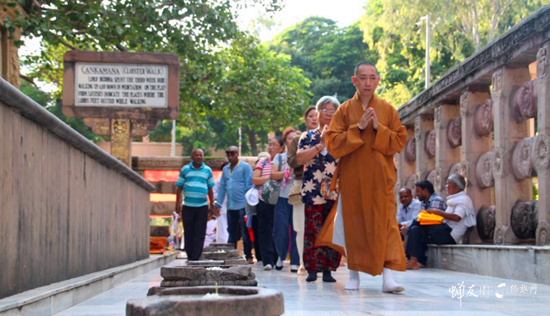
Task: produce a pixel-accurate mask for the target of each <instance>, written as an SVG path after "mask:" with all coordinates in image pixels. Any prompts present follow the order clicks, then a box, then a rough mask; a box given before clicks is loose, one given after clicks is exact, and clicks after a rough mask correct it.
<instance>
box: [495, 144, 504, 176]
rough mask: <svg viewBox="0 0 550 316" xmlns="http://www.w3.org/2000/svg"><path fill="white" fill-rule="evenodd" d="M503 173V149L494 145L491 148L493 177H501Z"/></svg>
mask: <svg viewBox="0 0 550 316" xmlns="http://www.w3.org/2000/svg"><path fill="white" fill-rule="evenodd" d="M503 175H504V149H503V148H502V147H495V148H494V149H493V177H494V178H495V179H501V178H502V176H503Z"/></svg>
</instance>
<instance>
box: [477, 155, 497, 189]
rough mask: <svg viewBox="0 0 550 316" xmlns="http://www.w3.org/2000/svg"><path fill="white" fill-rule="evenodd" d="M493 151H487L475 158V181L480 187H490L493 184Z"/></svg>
mask: <svg viewBox="0 0 550 316" xmlns="http://www.w3.org/2000/svg"><path fill="white" fill-rule="evenodd" d="M493 160H494V158H493V152H492V151H490V152H487V153H485V154H483V155H481V156H479V158H478V159H477V162H476V167H475V168H476V181H477V185H478V187H479V188H480V189H485V188H491V187H493V186H494V185H495V180H494V177H493Z"/></svg>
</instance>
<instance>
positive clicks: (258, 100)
mask: <svg viewBox="0 0 550 316" xmlns="http://www.w3.org/2000/svg"><path fill="white" fill-rule="evenodd" d="M221 60H222V63H223V65H224V67H225V69H226V72H225V73H224V76H223V79H222V80H221V81H220V83H221V84H220V85H218V86H217V87H215V88H214V89H215V90H214V91H215V93H216V94H217V95H218V97H217V98H215V99H213V100H212V102H211V107H210V109H209V110H210V111H209V112H208V114H209V116H210V117H214V118H219V119H222V120H223V121H224V123H225V124H227V125H226V126H232V127H233V128H234V127H238V126H242V127H243V133H246V134H247V135H248V141H249V146H250V150H251V152H252V154H253V155H256V154H257V153H258V139H257V136H258V135H262V136H264V135H266V134H267V131H280V130H282V129H284V128H285V127H286V126H288V125H290V124H296V123H297V121H298V120H299V117H300V115H301V113H302V111H303V110H304V108H305V106H306V105H307V100H308V99H309V92H308V91H307V88H308V87H309V84H310V81H309V80H308V79H307V78H306V77H305V76H304V75H303V74H302V71H301V69H299V68H297V67H293V66H292V65H291V63H290V57H289V56H288V55H283V54H277V53H275V52H273V51H269V50H268V49H267V47H265V46H262V45H259V44H258V40H257V39H255V38H254V37H251V36H248V35H246V34H243V36H241V37H239V38H238V39H237V40H235V41H234V42H233V43H232V45H231V47H229V48H228V49H226V50H224V51H223V52H222V54H221Z"/></svg>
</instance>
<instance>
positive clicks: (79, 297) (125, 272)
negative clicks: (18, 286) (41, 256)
mask: <svg viewBox="0 0 550 316" xmlns="http://www.w3.org/2000/svg"><path fill="white" fill-rule="evenodd" d="M175 258H176V254H171V255H165V256H164V255H152V256H150V257H149V258H148V259H145V260H141V261H137V262H134V263H131V264H127V265H123V266H120V267H116V268H111V269H107V270H103V271H99V272H96V273H91V274H87V275H84V276H81V277H78V278H74V279H70V280H66V281H63V282H58V283H54V284H50V285H47V286H43V287H40V288H36V289H33V290H30V291H26V292H23V293H20V294H17V295H13V296H10V297H6V298H4V299H1V300H0V315H6V316H7V315H9V316H15V315H41V316H49V315H54V314H56V313H59V312H61V311H63V310H65V309H67V308H69V307H71V306H74V305H77V304H79V303H81V302H83V301H86V300H88V299H90V298H92V297H94V296H96V295H98V294H101V293H103V292H105V291H107V290H110V289H112V288H114V287H116V286H118V285H120V284H122V283H124V282H127V281H129V280H131V279H133V278H135V277H137V276H139V275H142V274H145V273H147V272H149V271H151V270H153V269H156V268H158V267H161V266H163V265H166V264H167V263H169V262H170V261H172V260H174V259H175Z"/></svg>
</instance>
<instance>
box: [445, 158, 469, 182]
mask: <svg viewBox="0 0 550 316" xmlns="http://www.w3.org/2000/svg"><path fill="white" fill-rule="evenodd" d="M462 171H463V169H462V163H460V162H459V163H455V164H452V165H450V166H449V172H447V177H446V178H448V177H449V176H450V175H452V174H454V173H457V174H460V175H462V176H464V175H463V174H462ZM446 178H445V181H447V180H446Z"/></svg>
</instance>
